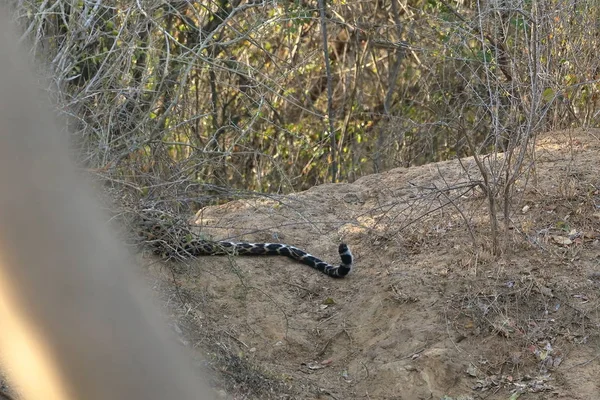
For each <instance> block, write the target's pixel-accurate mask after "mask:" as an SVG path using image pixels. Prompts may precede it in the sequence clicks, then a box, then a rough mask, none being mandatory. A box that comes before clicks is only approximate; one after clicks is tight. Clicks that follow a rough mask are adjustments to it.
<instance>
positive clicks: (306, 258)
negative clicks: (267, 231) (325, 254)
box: [183, 240, 353, 278]
mask: <svg viewBox="0 0 600 400" xmlns="http://www.w3.org/2000/svg"><path fill="white" fill-rule="evenodd" d="M183 250H184V251H185V252H186V253H187V254H189V255H191V256H196V257H197V256H206V255H225V254H230V255H235V254H238V255H243V256H261V255H262V256H285V257H289V258H291V259H293V260H296V261H298V262H300V263H302V264H305V265H308V266H309V267H312V268H314V269H316V270H318V271H321V272H322V273H324V274H325V275H328V276H331V277H332V278H343V277H345V276H346V275H348V274H349V273H350V272H351V271H352V262H353V257H352V253H351V252H350V249H349V248H348V246H347V245H346V244H345V243H342V244H340V246H339V248H338V252H339V254H340V258H341V260H342V263H341V264H340V265H331V264H329V263H327V262H325V261H323V260H321V259H319V258H317V257H315V256H313V255H311V254H308V253H307V252H305V251H304V250H302V249H299V248H297V247H294V246H290V245H288V244H283V243H247V242H211V241H208V240H192V241H188V242H187V243H186V244H185V246H184V248H183Z"/></svg>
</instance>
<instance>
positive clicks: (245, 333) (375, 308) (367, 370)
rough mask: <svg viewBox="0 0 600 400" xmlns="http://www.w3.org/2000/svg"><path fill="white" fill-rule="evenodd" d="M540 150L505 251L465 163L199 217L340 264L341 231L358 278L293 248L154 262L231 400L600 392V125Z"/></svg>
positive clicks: (184, 330)
mask: <svg viewBox="0 0 600 400" xmlns="http://www.w3.org/2000/svg"><path fill="white" fill-rule="evenodd" d="M536 155H537V162H536V164H535V168H534V169H532V170H531V174H529V175H527V176H523V177H522V178H521V179H520V180H519V181H518V182H517V187H518V188H517V191H516V192H515V193H514V195H513V196H512V210H513V211H512V213H511V216H510V220H509V221H508V224H509V227H510V230H509V231H508V234H507V237H506V239H505V240H504V242H503V243H504V254H503V255H502V256H501V257H493V256H492V254H491V236H490V233H489V232H490V229H489V218H488V211H487V202H486V200H485V198H484V197H483V195H482V193H481V191H480V190H479V189H477V188H475V189H469V188H465V184H468V183H469V182H470V181H473V180H477V179H479V174H478V173H477V169H476V166H475V164H474V162H473V160H472V159H464V160H462V162H459V161H449V162H441V163H436V164H430V165H425V166H422V167H416V168H408V169H405V168H399V169H394V170H391V171H389V172H386V173H382V174H376V175H370V176H365V177H363V178H361V179H358V180H357V181H355V182H354V183H351V184H328V185H322V186H318V187H314V188H312V189H310V190H308V191H306V192H302V193H297V194H294V195H290V196H286V197H276V198H275V197H265V198H263V199H253V200H239V201H234V202H231V203H228V204H225V205H223V206H219V207H210V208H207V209H204V210H202V212H200V213H199V214H198V215H197V216H196V218H197V221H196V222H197V224H198V230H199V231H200V232H201V234H202V235H205V236H208V237H211V238H214V239H226V238H235V240H247V241H255V242H285V243H289V244H293V245H296V246H298V247H302V248H304V249H306V250H307V251H309V252H311V253H312V254H315V255H317V256H319V257H322V258H324V259H326V260H328V261H330V262H337V260H338V255H337V245H338V243H340V241H344V242H346V243H348V244H349V245H350V246H351V248H352V250H353V253H354V255H355V258H356V261H355V271H354V272H353V274H352V275H351V276H349V277H347V278H346V279H342V280H335V279H331V278H328V277H327V276H325V275H323V274H320V273H319V272H317V271H315V270H312V269H310V268H309V267H306V266H303V265H300V264H297V263H294V262H293V261H291V260H288V259H286V258H282V257H258V258H252V257H236V258H228V257H204V258H200V259H197V260H194V261H193V262H189V263H187V264H182V263H169V264H162V263H159V262H157V261H156V260H154V259H152V258H150V257H145V258H144V261H145V262H146V264H147V266H148V271H149V272H150V276H151V277H152V279H154V282H155V283H156V287H157V288H158V289H159V290H160V291H161V293H163V294H165V296H167V298H169V299H170V300H171V302H170V303H171V305H172V307H171V308H170V309H171V310H172V311H173V318H174V321H176V322H174V325H176V326H175V329H176V330H177V331H178V332H180V335H181V341H182V343H183V344H184V345H186V346H189V347H190V349H201V350H202V351H203V352H204V353H203V354H205V361H204V362H205V363H206V364H208V365H209V366H210V367H211V368H212V370H213V371H215V374H216V377H215V385H216V386H217V389H220V395H221V396H222V397H223V398H231V399H242V398H256V399H258V398H293V399H442V398H447V399H516V398H523V399H594V398H600V336H599V332H600V330H599V328H600V327H599V323H600V315H599V314H598V305H599V294H600V174H599V167H600V131H598V130H577V131H564V132H553V133H549V134H545V135H543V136H542V137H540V138H539V139H538V145H537V153H536ZM491 160H492V159H491V158H488V159H487V162H492V161H491ZM499 161H501V160H499ZM449 188H453V189H449ZM503 222H504V221H502V223H503Z"/></svg>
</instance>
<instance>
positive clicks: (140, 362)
mask: <svg viewBox="0 0 600 400" xmlns="http://www.w3.org/2000/svg"><path fill="white" fill-rule="evenodd" d="M7 15H8V12H7V10H5V9H4V8H2V9H0V30H2V32H1V33H2V34H1V35H0V321H1V323H2V329H0V356H1V357H2V367H3V368H4V369H6V372H7V373H8V374H9V377H10V378H11V381H13V382H14V383H16V386H17V389H18V391H19V392H20V393H21V394H22V397H23V398H24V399H26V400H34V399H43V400H67V399H69V400H71V399H72V400H83V399H85V400H95V399H98V400H100V399H102V400H106V399H111V400H121V399H122V400H126V399H127V400H138V399H139V400H142V399H143V400H152V399H156V400H159V399H160V400H166V399H177V400H187V399H208V398H212V397H211V396H209V393H210V391H209V390H207V389H206V388H207V387H208V386H207V385H206V384H204V383H199V382H200V381H201V380H200V379H199V377H197V376H195V372H194V370H193V369H192V366H191V362H190V360H189V359H188V357H185V356H184V354H183V351H182V349H181V348H180V347H178V346H177V345H175V344H174V342H173V341H172V340H170V338H169V336H168V333H167V330H166V329H165V327H164V322H163V321H161V319H160V317H159V312H158V310H157V309H156V308H154V307H153V305H152V304H151V303H152V302H151V300H150V296H149V293H147V292H146V291H144V289H143V288H142V285H141V283H140V282H138V281H137V279H136V277H135V274H134V271H133V268H132V264H131V261H130V260H129V259H128V257H127V254H126V252H125V251H124V250H123V249H122V248H121V246H120V245H119V244H118V243H117V241H116V239H115V235H114V234H112V235H111V233H110V232H109V230H108V229H107V228H106V226H105V224H104V223H103V221H106V218H103V217H102V215H101V213H100V212H99V207H98V205H97V204H96V203H95V201H94V197H93V193H92V191H91V189H90V188H89V186H88V185H86V184H85V182H84V180H83V178H82V177H80V176H78V175H77V173H76V171H75V168H74V166H73V165H72V163H71V161H70V159H69V156H68V143H67V138H66V135H64V134H61V133H60V131H59V129H57V128H56V126H55V124H54V121H53V118H52V115H51V113H50V111H49V103H48V102H47V101H46V99H44V100H40V99H41V98H42V97H43V96H44V94H43V92H42V91H41V90H38V88H37V87H36V86H35V85H34V82H36V81H37V78H34V74H33V71H32V70H31V69H30V68H28V65H27V61H26V59H25V57H24V56H23V54H22V53H21V52H20V49H19V48H18V45H17V43H18V39H17V35H16V34H15V32H14V27H13V24H12V23H10V20H9V18H8V17H7Z"/></svg>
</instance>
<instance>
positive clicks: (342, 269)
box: [141, 214, 353, 278]
mask: <svg viewBox="0 0 600 400" xmlns="http://www.w3.org/2000/svg"><path fill="white" fill-rule="evenodd" d="M165 215H166V214H165ZM165 215H159V218H152V219H150V218H148V217H146V218H144V221H143V223H142V228H143V229H142V231H141V233H142V236H143V238H144V240H145V242H146V244H148V245H149V246H150V247H151V248H152V249H153V251H154V253H156V254H160V255H162V256H166V257H168V258H178V259H186V258H189V257H199V256H218V255H242V256H285V257H289V258H291V259H292V260H295V261H298V262H299V263H302V264H305V265H308V266H309V267H312V268H314V269H316V270H317V271H321V272H322V273H324V274H325V275H328V276H330V277H332V278H343V277H345V276H346V275H348V274H349V273H350V272H351V271H352V262H353V256H352V253H351V252H350V249H349V248H348V246H347V245H346V244H344V243H342V244H340V245H339V247H338V252H339V254H340V258H341V260H342V263H341V264H340V265H332V264H329V263H327V262H325V261H323V260H321V259H319V258H317V257H315V256H313V255H311V254H308V253H307V252H305V251H304V250H302V249H299V248H297V247H294V246H290V245H288V244H283V243H248V242H228V241H211V240H205V239H202V238H200V237H198V236H197V235H196V234H195V233H194V232H192V230H191V229H189V228H188V227H186V226H185V224H183V223H177V222H175V221H173V220H172V219H171V218H166V217H165Z"/></svg>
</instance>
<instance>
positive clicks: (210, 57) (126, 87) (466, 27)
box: [19, 0, 600, 192]
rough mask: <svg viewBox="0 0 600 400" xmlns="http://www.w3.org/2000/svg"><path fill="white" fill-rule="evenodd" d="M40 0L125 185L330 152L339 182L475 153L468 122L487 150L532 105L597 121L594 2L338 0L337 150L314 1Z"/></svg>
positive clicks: (47, 32) (253, 172)
mask: <svg viewBox="0 0 600 400" xmlns="http://www.w3.org/2000/svg"><path fill="white" fill-rule="evenodd" d="M57 1H58V2H61V0H57ZM47 3H48V2H40V1H25V2H22V3H20V7H22V10H20V12H19V15H21V16H23V17H22V18H23V21H24V25H26V26H28V27H29V28H30V29H27V32H29V34H30V35H33V36H32V37H31V39H32V42H33V43H34V46H38V48H39V49H42V48H43V51H44V52H45V54H46V58H47V59H48V60H53V64H52V65H51V67H52V68H54V72H53V73H54V75H55V76H56V79H57V82H60V86H61V87H62V89H63V90H66V91H67V92H68V95H67V97H66V98H65V99H64V100H65V103H67V104H69V106H70V107H72V108H73V110H77V111H76V112H77V113H78V115H77V119H78V120H79V121H80V124H79V131H78V132H77V134H78V143H81V144H82V146H84V147H86V149H87V157H86V159H85V162H86V163H87V164H88V166H90V167H92V168H97V167H101V166H104V165H106V164H107V163H110V162H114V163H115V164H117V165H118V168H115V169H114V170H113V171H114V172H115V173H117V174H120V176H119V178H120V179H123V180H125V181H130V183H132V184H141V185H142V186H143V185H146V184H148V182H147V180H151V181H154V180H155V179H156V177H157V176H160V177H161V179H178V180H184V181H193V182H195V183H199V184H210V185H216V186H228V187H234V188H238V189H251V190H262V191H284V192H285V191H291V190H298V189H304V188H308V187H310V186H312V185H315V184H318V183H322V182H325V181H327V180H329V179H330V177H329V176H328V171H329V169H330V163H331V162H332V160H333V159H334V157H333V152H335V159H336V160H337V162H338V163H339V165H338V167H339V168H338V169H339V170H340V171H341V172H340V173H341V175H340V176H339V179H340V180H344V179H346V178H347V177H348V176H350V175H352V176H358V175H360V174H365V173H369V172H372V171H373V170H374V169H377V170H382V169H386V168H391V167H394V166H399V165H415V164H419V163H423V162H429V161H432V160H443V159H448V158H453V157H457V156H463V155H466V154H469V152H470V151H471V150H469V149H468V148H467V146H466V141H465V138H466V137H468V138H469V139H470V140H472V141H473V142H474V143H476V144H481V145H482V146H483V148H485V149H492V147H490V146H493V145H496V144H493V143H498V141H497V140H496V139H495V138H501V139H502V140H509V139H510V137H511V136H510V135H511V134H514V132H520V131H521V130H522V129H521V128H522V127H523V126H528V125H527V123H531V122H532V121H527V118H529V115H539V116H540V118H541V119H543V120H542V121H533V124H532V125H531V126H536V127H542V126H543V127H544V129H553V128H564V127H568V126H571V125H573V124H577V123H581V121H585V123H586V124H588V125H595V124H597V123H598V120H597V119H598V115H599V113H598V112H596V111H597V110H596V109H595V107H597V102H598V98H599V94H598V90H599V87H598V84H597V83H595V79H596V78H597V71H596V69H595V68H596V67H595V65H596V64H597V56H596V47H597V45H598V39H597V38H596V37H595V36H593V35H592V36H590V35H589V32H588V31H587V29H588V28H589V27H590V26H595V24H597V21H598V20H600V11H599V10H600V9H599V8H598V7H595V6H594V4H593V2H591V0H587V1H581V2H577V3H573V4H570V5H569V6H568V7H567V6H564V7H562V6H561V7H558V5H559V4H563V3H559V2H558V0H544V1H542V2H537V3H534V2H532V1H530V0H521V1H518V2H517V3H515V8H514V9H507V10H501V12H500V11H497V10H494V9H491V8H486V7H488V6H489V5H486V4H487V3H486V4H483V3H482V4H481V5H479V6H477V4H476V3H464V2H461V3H460V4H459V3H456V2H440V1H437V0H411V1H409V2H408V3H407V6H408V8H402V10H400V12H399V14H398V15H394V9H393V7H387V6H386V7H382V6H381V5H380V4H379V3H378V2H367V3H364V2H361V3H353V2H348V1H342V0H336V1H333V2H328V10H327V13H328V18H329V20H328V22H327V27H328V34H329V40H328V48H329V55H328V57H329V60H330V63H331V68H332V70H331V79H332V83H333V94H332V96H333V97H332V102H333V107H334V114H335V118H334V119H333V121H332V122H333V127H334V130H335V135H336V142H335V143H336V144H335V146H336V147H335V148H332V147H331V146H332V143H331V141H330V139H329V137H328V135H327V132H328V131H329V126H328V116H327V115H328V110H327V107H328V106H327V104H328V101H327V96H328V94H327V87H326V82H327V81H326V76H327V71H326V69H325V63H324V61H323V43H322V34H321V31H320V23H319V13H318V10H317V9H316V8H315V6H314V5H309V4H307V3H305V2H301V1H294V2H287V1H286V2H279V1H277V2H271V3H268V5H267V6H263V5H261V6H260V7H259V6H251V5H250V3H248V5H244V6H241V5H240V6H238V7H237V8H236V6H235V5H234V3H230V2H228V1H225V0H223V1H221V2H219V4H218V7H217V6H216V4H215V5H214V6H207V5H205V4H203V3H201V2H196V3H194V2H191V3H193V4H191V3H186V2H183V3H178V5H177V7H176V8H175V7H174V6H170V5H169V4H167V3H161V2H154V3H153V2H149V3H144V4H145V6H144V7H145V8H143V9H140V7H139V5H138V4H137V3H136V2H134V1H128V0H126V1H120V2H106V4H105V3H104V2H102V3H99V5H98V7H96V8H90V7H89V6H87V5H86V4H87V3H85V2H75V3H73V2H64V4H63V3H61V4H60V7H58V6H55V7H54V8H52V9H50V8H47V9H43V8H42V7H50V5H49V4H47ZM50 3H54V2H50ZM211 4H212V3H211ZM311 4H312V3H311ZM406 10H410V12H407V11H406ZM544 10H553V11H552V13H548V14H547V15H546V14H543V12H544ZM392 21H398V22H399V23H400V25H399V26H395V25H394V23H393V22H392ZM534 30H535V36H532V35H533V32H534ZM36 35H37V36H36ZM534 46H538V47H536V48H534ZM397 57H400V66H399V68H398V69H397V71H398V73H397V75H395V76H396V78H395V80H394V81H393V82H390V81H389V79H390V77H391V76H394V75H393V74H392V71H393V70H394V68H395V66H394V65H393V64H394V61H395V60H396V59H397ZM534 64H535V68H534ZM533 70H535V71H537V73H536V74H535V75H532V71H533ZM532 77H533V78H535V79H537V80H539V81H538V82H535V84H533V82H532V79H533V78H532ZM559 96H560V97H559ZM557 98H559V99H560V100H561V101H555V100H556V99H557ZM386 99H387V100H386ZM535 99H538V100H535ZM536 101H537V102H536ZM386 102H387V103H386ZM532 107H533V108H534V112H530V109H531V108H532ZM536 107H537V108H536ZM542 107H548V109H543V110H542ZM567 111H568V112H567ZM553 115H563V116H564V117H563V118H561V119H556V118H551V116H553ZM511 132H512V133H511ZM465 135H466V136H465ZM492 139H493V140H492ZM375 164H376V165H375ZM169 174H173V176H171V175H169ZM182 174H183V175H185V176H182ZM142 181H143V182H142Z"/></svg>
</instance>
